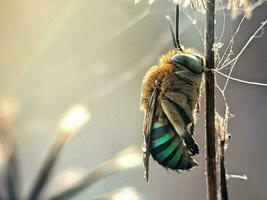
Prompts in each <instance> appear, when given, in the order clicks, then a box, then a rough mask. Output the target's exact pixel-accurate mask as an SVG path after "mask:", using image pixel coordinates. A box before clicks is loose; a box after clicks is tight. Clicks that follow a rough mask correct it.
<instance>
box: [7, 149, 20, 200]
mask: <svg viewBox="0 0 267 200" xmlns="http://www.w3.org/2000/svg"><path fill="white" fill-rule="evenodd" d="M6 170H7V171H6V177H5V184H6V185H5V186H6V190H7V195H8V199H9V200H19V188H18V186H19V181H20V180H19V173H18V165H17V155H16V150H15V148H14V149H13V150H12V153H11V155H10V157H9V159H8V163H7V169H6Z"/></svg>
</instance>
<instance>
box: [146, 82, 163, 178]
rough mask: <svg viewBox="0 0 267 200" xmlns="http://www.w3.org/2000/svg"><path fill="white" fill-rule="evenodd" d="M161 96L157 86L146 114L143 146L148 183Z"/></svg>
mask: <svg viewBox="0 0 267 200" xmlns="http://www.w3.org/2000/svg"><path fill="white" fill-rule="evenodd" d="M158 95H159V88H158V87H157V86H156V87H155V88H154V90H153V92H152V95H151V97H150V101H149V106H148V109H147V111H146V113H145V119H144V130H143V133H144V144H143V148H142V150H143V162H144V177H145V179H146V181H148V171H149V156H150V145H151V130H152V125H153V121H154V117H155V113H156V109H157V99H158Z"/></svg>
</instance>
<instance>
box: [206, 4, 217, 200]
mask: <svg viewBox="0 0 267 200" xmlns="http://www.w3.org/2000/svg"><path fill="white" fill-rule="evenodd" d="M206 8H207V9H206V68H208V69H214V51H213V44H214V17H215V13H214V11H215V0H207V7H206ZM205 81H206V154H207V155H206V159H207V178H206V181H207V198H208V200H217V177H216V133H215V79H214V74H213V72H212V71H211V70H208V71H207V72H206V76H205Z"/></svg>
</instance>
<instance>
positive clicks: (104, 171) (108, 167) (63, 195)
mask: <svg viewBox="0 0 267 200" xmlns="http://www.w3.org/2000/svg"><path fill="white" fill-rule="evenodd" d="M117 170H118V169H116V168H113V163H112V162H110V161H106V162H104V163H103V164H101V165H99V167H97V168H96V169H95V170H93V171H92V172H91V173H89V174H88V175H87V176H85V177H84V178H83V179H82V180H81V181H79V182H78V183H76V184H75V185H74V186H72V187H71V188H68V189H66V190H64V191H63V192H59V193H58V194H55V195H54V196H53V197H51V198H48V200H67V199H70V198H72V197H73V196H75V195H77V194H79V193H80V192H81V191H82V190H84V189H85V188H88V187H90V186H91V185H93V184H94V183H96V182H97V181H99V180H101V179H103V178H105V177H107V176H109V175H111V174H113V173H115V172H116V171H117Z"/></svg>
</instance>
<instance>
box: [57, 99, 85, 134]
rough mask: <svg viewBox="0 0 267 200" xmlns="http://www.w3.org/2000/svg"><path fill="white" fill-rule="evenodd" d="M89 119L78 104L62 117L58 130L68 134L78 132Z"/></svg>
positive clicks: (83, 108)
mask: <svg viewBox="0 0 267 200" xmlns="http://www.w3.org/2000/svg"><path fill="white" fill-rule="evenodd" d="M89 119H90V114H89V112H88V111H87V110H86V109H85V107H83V106H82V105H80V104H77V105H75V106H73V107H71V108H70V109H69V110H68V111H67V112H66V114H65V115H64V116H63V118H62V120H61V122H60V125H59V128H60V131H62V132H64V133H68V134H75V133H76V132H78V131H79V130H80V129H81V128H82V127H83V126H84V125H85V124H86V123H87V122H88V121H89Z"/></svg>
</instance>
